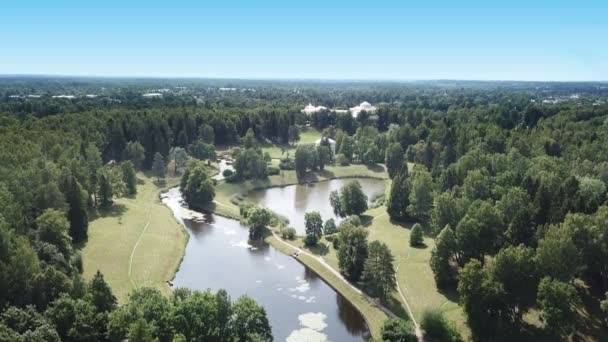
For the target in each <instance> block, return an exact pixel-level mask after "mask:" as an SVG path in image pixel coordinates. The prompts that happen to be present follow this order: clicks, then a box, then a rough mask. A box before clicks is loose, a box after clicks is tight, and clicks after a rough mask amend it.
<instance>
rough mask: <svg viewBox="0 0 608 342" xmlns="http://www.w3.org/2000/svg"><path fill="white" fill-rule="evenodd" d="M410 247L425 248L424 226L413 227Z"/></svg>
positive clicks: (416, 225)
mask: <svg viewBox="0 0 608 342" xmlns="http://www.w3.org/2000/svg"><path fill="white" fill-rule="evenodd" d="M410 246H412V247H420V246H424V234H423V232H422V226H421V225H420V223H416V224H414V226H413V227H412V231H411V233H410Z"/></svg>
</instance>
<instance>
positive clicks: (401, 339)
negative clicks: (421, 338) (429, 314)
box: [382, 318, 418, 342]
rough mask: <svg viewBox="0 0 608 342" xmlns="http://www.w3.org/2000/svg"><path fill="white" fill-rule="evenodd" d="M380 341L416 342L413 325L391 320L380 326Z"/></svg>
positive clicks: (400, 320) (398, 319) (401, 320)
mask: <svg viewBox="0 0 608 342" xmlns="http://www.w3.org/2000/svg"><path fill="white" fill-rule="evenodd" d="M382 340H383V341H385V342H418V338H417V337H416V334H415V333H414V324H412V322H410V321H406V320H404V319H401V318H391V319H388V320H386V321H385V322H384V325H383V326H382Z"/></svg>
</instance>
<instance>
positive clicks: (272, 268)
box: [163, 188, 369, 342]
mask: <svg viewBox="0 0 608 342" xmlns="http://www.w3.org/2000/svg"><path fill="white" fill-rule="evenodd" d="M313 198H316V197H313ZM277 200H280V199H277ZM325 201H326V203H328V201H329V200H328V199H326V200H325ZM163 202H164V203H165V204H166V205H167V206H169V208H171V209H172V211H173V213H174V214H175V216H176V218H177V219H178V221H180V222H181V223H183V224H185V226H186V227H187V228H188V232H189V234H190V240H189V242H188V245H187V247H186V253H185V256H184V259H183V261H182V263H181V266H180V269H179V271H178V272H177V274H176V276H175V279H174V285H175V286H177V287H187V288H191V289H199V290H206V289H211V290H213V291H215V290H217V289H220V288H223V289H226V290H227V291H228V293H229V294H230V295H231V296H232V297H233V299H236V297H238V296H240V295H243V294H247V295H249V296H251V297H253V298H254V299H255V300H256V301H257V302H258V303H260V304H261V305H263V306H264V308H265V309H266V312H267V314H268V318H269V321H270V324H271V325H272V331H273V335H274V338H275V341H289V342H299V341H309V342H313V341H334V342H337V341H366V340H367V339H368V337H369V330H368V327H367V324H366V323H365V320H364V319H363V317H362V316H361V314H360V313H359V312H358V311H357V310H356V309H355V308H354V307H353V306H352V304H350V303H349V302H348V301H347V300H346V299H344V297H342V296H341V295H339V294H338V293H336V292H335V291H334V290H333V289H332V288H331V287H329V286H328V285H327V284H326V283H325V282H324V281H323V280H322V279H320V278H319V277H318V276H317V275H316V274H315V273H314V272H312V271H310V270H308V269H307V268H306V267H304V266H303V265H302V264H300V263H299V262H298V261H296V260H295V259H293V258H292V257H290V256H287V255H284V254H282V253H281V252H279V251H277V250H275V249H274V248H273V247H272V246H269V245H268V244H266V243H264V242H258V243H252V242H250V241H248V230H247V227H245V226H242V225H241V224H240V223H239V222H238V221H235V220H231V219H226V218H223V217H219V216H212V215H210V216H206V217H205V222H204V223H196V222H194V221H192V220H188V219H184V217H189V216H190V214H191V212H190V211H189V210H187V209H185V208H183V206H182V204H181V196H180V194H179V191H178V189H177V188H174V189H171V190H170V191H169V192H168V193H167V194H166V195H165V198H164V199H163ZM327 205H329V204H327Z"/></svg>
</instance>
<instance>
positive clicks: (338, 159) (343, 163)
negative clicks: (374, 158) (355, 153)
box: [336, 153, 350, 166]
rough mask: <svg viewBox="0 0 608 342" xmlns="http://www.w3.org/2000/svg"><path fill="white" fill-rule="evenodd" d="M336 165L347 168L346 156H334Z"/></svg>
mask: <svg viewBox="0 0 608 342" xmlns="http://www.w3.org/2000/svg"><path fill="white" fill-rule="evenodd" d="M336 163H337V164H338V165H340V166H347V165H348V164H350V162H349V161H348V158H346V156H345V155H344V154H342V153H340V154H337V155H336Z"/></svg>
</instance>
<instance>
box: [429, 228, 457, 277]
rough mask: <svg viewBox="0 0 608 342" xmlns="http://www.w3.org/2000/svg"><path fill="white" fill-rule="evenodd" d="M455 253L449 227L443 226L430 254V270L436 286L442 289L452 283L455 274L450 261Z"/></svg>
mask: <svg viewBox="0 0 608 342" xmlns="http://www.w3.org/2000/svg"><path fill="white" fill-rule="evenodd" d="M455 252H456V238H455V236H454V232H453V231H452V229H451V228H450V226H449V225H447V226H445V227H444V228H443V230H441V232H440V233H439V235H438V236H437V238H436V239H435V248H434V249H433V251H432V252H431V261H430V263H431V269H432V270H433V274H434V275H435V282H436V283H437V286H438V287H440V288H442V287H446V286H447V285H449V284H451V283H453V282H454V280H455V278H456V274H455V271H454V269H453V268H452V266H451V264H450V260H451V259H452V257H453V256H454V253H455Z"/></svg>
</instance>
